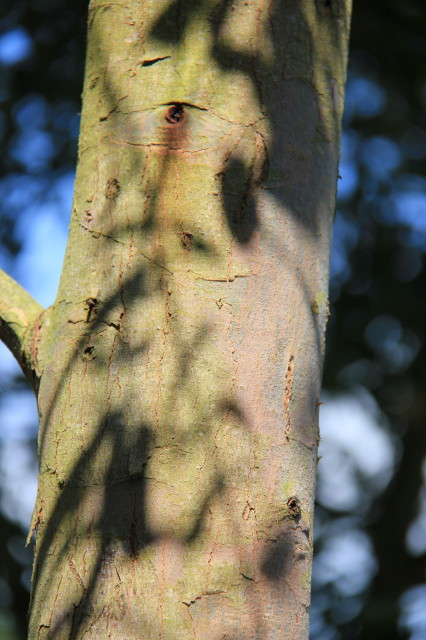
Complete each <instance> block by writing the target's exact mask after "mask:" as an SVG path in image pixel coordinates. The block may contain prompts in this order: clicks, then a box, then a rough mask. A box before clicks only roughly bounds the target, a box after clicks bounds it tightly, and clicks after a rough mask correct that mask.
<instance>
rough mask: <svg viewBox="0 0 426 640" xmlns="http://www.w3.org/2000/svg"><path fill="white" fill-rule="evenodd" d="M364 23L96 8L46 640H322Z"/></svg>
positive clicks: (49, 528)
mask: <svg viewBox="0 0 426 640" xmlns="http://www.w3.org/2000/svg"><path fill="white" fill-rule="evenodd" d="M348 22H349V2H348V1H345V0H340V1H339V2H337V1H336V2H335V1H334V0H333V2H323V1H317V2H312V1H311V0H309V2H308V1H307V0H300V1H298V2H281V1H280V2H278V0H276V1H275V0H248V1H246V2H243V1H234V2H232V1H231V0H225V1H220V2H219V1H218V0H200V1H199V2H192V1H189V0H180V1H179V0H176V1H174V2H170V1H163V0H156V1H155V2H148V1H147V0H129V2H126V3H121V2H108V3H105V2H101V1H92V2H91V5H90V10H89V20H88V53H87V68H86V78H85V86H84V93H83V114H82V128H81V136H80V147H79V165H78V171H77V180H76V187H75V199H74V205H73V212H72V218H71V225H70V236H69V242H68V247H67V252H66V257H65V263H64V267H63V272H62V278H61V283H60V287H59V292H58V296H57V299H56V302H55V304H54V305H53V306H52V307H51V308H49V309H47V311H46V312H45V313H44V314H43V316H42V321H41V323H39V324H40V326H38V329H37V339H36V347H37V348H36V350H35V351H34V352H33V353H34V363H33V369H35V370H36V372H37V375H38V376H39V379H40V386H39V392H38V406H39V412H40V436H39V460H40V474H39V489H38V496H37V504H36V507H35V511H34V514H35V515H34V521H33V525H32V530H33V531H35V532H36V559H35V567H34V575H33V597H32V605H31V621H30V638H31V639H35V638H46V639H47V638H49V639H52V640H53V639H55V640H57V639H61V640H62V639H65V638H66V639H71V638H72V639H77V638H78V639H80V638H83V637H84V638H85V640H89V639H95V638H96V639H99V638H106V637H111V638H114V639H115V640H118V639H123V640H124V639H130V638H132V639H135V640H136V638H144V639H150V640H154V639H160V638H162V639H163V640H171V639H173V640H177V639H182V640H184V639H189V638H191V639H192V638H198V639H200V640H205V639H207V638H208V639H209V640H222V639H224V638H227V639H228V640H230V639H237V638H240V639H247V640H248V639H258V640H260V639H262V640H263V639H266V638H268V639H278V638H279V639H280V640H282V639H285V638H288V639H289V640H290V639H291V640H297V639H299V638H300V639H302V638H307V637H308V612H309V600H310V572H311V559H312V511H313V500H314V491H315V472H316V462H317V442H318V429H317V403H318V398H319V388H320V375H321V365H322V357H323V335H324V328H325V322H326V316H327V278H328V261H329V248H330V234H331V224H332V219H333V211H334V198H335V188H336V179H337V165H338V149H339V132H340V120H341V113H342V105H343V84H344V75H345V63H346V49H347V38H348Z"/></svg>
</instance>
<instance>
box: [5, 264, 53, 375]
mask: <svg viewBox="0 0 426 640" xmlns="http://www.w3.org/2000/svg"><path fill="white" fill-rule="evenodd" d="M42 311H43V307H42V306H41V305H40V304H39V303H38V302H36V301H35V300H34V298H33V297H32V296H30V294H29V293H27V292H26V291H25V289H23V288H22V287H21V285H19V284H18V283H17V282H16V281H15V280H13V278H11V277H10V276H8V275H7V274H6V273H5V272H4V271H2V270H1V269H0V339H1V340H3V342H4V343H5V345H6V346H7V347H8V348H9V349H10V351H11V352H12V354H13V355H14V356H15V358H16V360H17V361H18V363H19V365H20V366H21V367H22V369H23V371H24V373H25V374H28V373H29V371H28V365H29V364H31V356H30V354H29V352H27V349H26V338H27V337H28V334H29V332H30V330H31V329H32V327H33V326H34V323H35V321H36V319H37V317H38V316H39V315H40V313H41V312H42Z"/></svg>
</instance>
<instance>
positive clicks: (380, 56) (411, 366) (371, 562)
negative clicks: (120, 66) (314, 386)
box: [0, 0, 426, 640]
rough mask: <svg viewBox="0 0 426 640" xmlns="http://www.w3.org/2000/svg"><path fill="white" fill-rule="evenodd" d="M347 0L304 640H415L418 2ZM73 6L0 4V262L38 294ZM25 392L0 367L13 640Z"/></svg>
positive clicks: (57, 187)
mask: <svg viewBox="0 0 426 640" xmlns="http://www.w3.org/2000/svg"><path fill="white" fill-rule="evenodd" d="M354 4H355V6H354V14H353V28H352V41H351V55H350V65H349V74H348V85H347V98H346V110H345V121H344V127H345V128H344V135H343V140H342V159H341V169H340V173H341V176H342V178H341V180H340V181H339V200H338V207H337V213H336V223H335V230H334V248H333V258H332V274H331V275H332V279H331V294H330V312H331V315H330V321H329V329H328V353H327V358H326V367H325V378H324V385H325V389H326V391H325V394H324V398H323V399H324V400H325V404H324V406H323V407H322V411H323V424H324V428H323V431H324V441H323V443H322V445H321V453H322V455H323V456H324V460H325V461H326V463H324V461H323V463H321V462H320V469H319V484H318V508H317V522H316V562H315V566H314V576H313V587H314V590H313V605H312V631H311V637H312V640H337V639H344V640H350V639H354V640H355V639H361V638H362V639H365V640H370V639H374V640H381V639H383V640H392V639H393V638H395V639H396V638H398V639H400V638H411V639H413V640H420V639H421V638H426V613H425V606H424V603H425V602H426V572H425V569H426V562H425V561H426V466H425V454H426V428H425V425H426V394H425V388H426V385H425V382H426V381H425V378H426V367H425V366H424V362H425V348H426V347H425V331H426V320H425V319H426V295H425V294H426V272H425V267H424V258H425V252H426V7H425V4H424V0H411V1H410V2H409V3H407V2H404V1H403V0H375V1H374V2H371V1H370V0H355V3H354ZM86 11H87V2H86V0H84V1H83V0H72V1H71V0H3V2H2V4H1V8H0V163H1V168H0V261H1V266H2V267H3V268H5V269H6V270H7V271H8V272H9V273H11V274H12V275H14V276H15V277H17V278H18V279H20V281H21V282H23V284H25V285H26V286H27V287H28V288H29V289H30V290H33V293H34V295H36V297H37V296H38V297H39V298H40V294H39V292H40V291H41V290H42V288H43V286H44V285H45V282H44V281H43V280H44V279H45V278H46V279H47V276H46V272H47V271H48V270H49V268H50V265H51V264H55V261H54V260H55V256H56V255H61V252H62V251H63V242H64V238H65V233H66V226H67V222H68V217H69V207H70V194H71V187H72V179H73V174H74V166H75V162H76V146H77V136H78V120H79V117H78V116H79V109H80V97H79V96H80V92H81V87H82V77H83V67H84V48H85V14H86ZM40 229H42V230H44V231H43V232H41V231H40ZM58 229H61V230H62V231H61V232H59V231H57V235H55V233H54V232H53V231H54V230H58ZM43 233H44V235H43ZM61 234H62V235H61ZM41 241H43V243H44V244H43V250H42V253H43V254H44V256H45V260H44V263H43V264H44V271H43V268H39V267H37V266H36V265H35V264H34V263H33V255H34V252H33V249H32V247H33V245H39V244H40V242H41ZM46 256H47V257H46ZM49 256H50V258H51V262H49V259H48V258H49ZM40 259H41V261H42V262H43V257H41V258H40ZM55 268H56V267H55ZM49 283H50V280H49ZM53 286H54V285H52V284H51V283H50V284H49V287H50V289H51V291H50V292H48V294H46V296H47V298H48V295H52V297H53V293H52V287H53ZM40 301H41V302H43V303H44V302H45V301H44V300H43V299H41V300H40ZM50 301H51V299H48V300H47V303H49V302H50ZM1 353H2V358H3V359H5V358H7V356H5V355H4V353H5V352H3V351H2V352H1ZM27 394H28V391H27V389H26V387H25V384H24V382H23V380H22V378H21V376H20V375H19V373H18V372H17V370H16V368H15V369H14V368H13V366H12V365H11V364H10V363H8V362H6V364H4V365H2V367H1V368H0V419H1V420H2V427H1V430H0V469H1V472H0V507H1V511H0V546H1V549H2V552H1V555H0V640H2V639H4V640H6V639H11V640H12V639H13V640H19V639H21V638H24V637H25V621H26V610H27V606H28V586H29V576H30V566H31V553H29V552H28V550H27V551H25V550H24V549H23V540H24V538H25V532H24V531H23V529H22V525H23V523H24V521H25V518H26V514H25V513H23V509H22V508H21V507H19V501H18V500H17V499H15V496H16V487H15V489H13V487H12V485H11V477H12V476H13V474H12V472H11V469H14V470H15V474H16V476H17V477H20V478H21V480H22V482H23V483H24V484H25V486H23V487H22V493H25V491H26V490H28V491H30V492H31V487H28V484H31V481H30V480H29V478H31V477H32V478H34V471H35V464H36V462H35V438H36V425H35V420H34V408H33V410H32V413H28V412H27V413H26V414H25V416H26V417H25V416H24V414H22V415H18V417H17V416H16V413H15V414H14V412H16V409H13V408H11V407H16V406H18V404H19V406H20V407H25V405H26V403H27V402H28V400H25V398H26V397H27ZM17 403H18V404H17ZM22 411H24V409H22ZM13 416H14V420H13V421H12V417H13ZM17 424H18V427H16V425H17ZM21 464H22V466H19V465H21ZM15 484H16V483H15ZM14 491H15V493H14Z"/></svg>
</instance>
